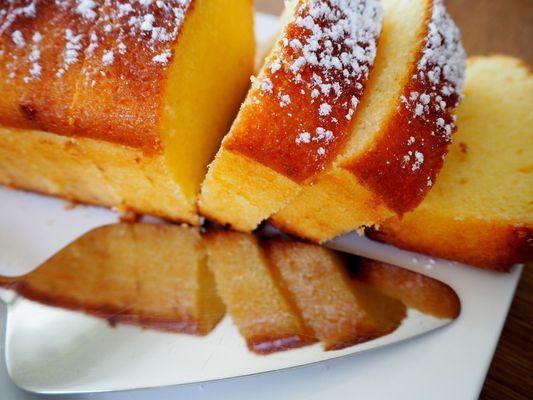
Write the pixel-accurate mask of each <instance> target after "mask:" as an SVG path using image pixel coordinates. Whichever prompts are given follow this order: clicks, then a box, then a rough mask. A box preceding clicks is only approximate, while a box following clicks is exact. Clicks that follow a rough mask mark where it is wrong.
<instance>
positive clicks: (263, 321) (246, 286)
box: [205, 232, 315, 354]
mask: <svg viewBox="0 0 533 400" xmlns="http://www.w3.org/2000/svg"><path fill="white" fill-rule="evenodd" d="M205 240H206V244H207V251H208V255H209V266H210V267H211V269H212V270H213V272H214V274H215V280H216V285H217V290H218V293H219V294H220V296H221V297H222V300H223V301H224V303H225V304H226V306H227V308H228V312H229V314H230V315H231V317H232V319H233V321H234V322H235V324H236V325H237V327H238V329H239V331H240V333H241V335H242V336H243V337H244V339H245V340H246V343H247V345H248V347H249V348H250V350H252V351H254V352H256V353H262V354H264V353H271V352H274V351H280V350H286V349H289V348H294V347H301V346H304V345H307V344H309V343H312V342H313V341H315V340H314V339H313V337H312V336H311V334H310V332H309V330H308V328H307V327H306V326H305V325H304V322H303V321H302V319H301V317H300V315H299V314H298V311H297V309H296V307H295V305H294V304H292V300H291V299H290V298H289V297H288V296H287V295H286V293H284V292H283V290H282V287H280V286H279V285H278V284H277V283H276V281H275V279H274V276H273V275H272V273H271V271H270V268H269V266H268V263H267V259H266V257H265V255H264V253H263V250H262V249H261V247H260V246H259V244H258V242H257V238H256V237H254V236H252V235H248V234H244V233H235V232H210V233H208V234H206V235H205Z"/></svg>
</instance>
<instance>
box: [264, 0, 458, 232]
mask: <svg viewBox="0 0 533 400" xmlns="http://www.w3.org/2000/svg"><path fill="white" fill-rule="evenodd" d="M382 5H383V33H382V35H381V39H380V42H379V47H378V52H377V59H376V63H375V66H374V69H373V70H372V73H371V75H370V81H369V83H368V87H367V89H366V90H365V94H364V96H363V99H362V102H361V104H360V105H359V107H358V110H357V113H356V115H355V120H354V123H353V126H352V127H351V129H352V131H353V134H352V135H351V136H350V140H349V141H348V143H347V144H346V146H344V148H343V149H342V151H340V152H339V154H338V155H337V157H336V158H335V161H334V163H333V165H332V166H331V167H330V168H326V170H325V171H324V173H323V174H322V175H321V176H319V177H318V179H317V180H316V182H314V185H311V186H309V187H307V188H305V189H304V190H302V191H301V192H300V193H299V195H298V196H297V197H296V198H295V199H293V200H292V202H291V203H290V204H289V205H288V206H287V207H286V208H285V209H284V210H282V211H281V212H279V213H277V214H276V215H274V216H273V217H272V221H273V223H274V224H275V225H276V226H278V227H279V228H281V229H283V230H285V231H288V232H290V233H293V234H295V235H298V236H301V237H305V238H307V239H311V240H314V241H318V242H322V241H325V240H328V239H331V238H333V237H335V236H337V235H339V234H342V233H344V232H348V231H351V230H354V229H357V228H360V227H362V226H372V225H375V224H380V223H381V222H383V221H384V220H386V219H388V218H390V217H392V216H395V215H400V216H401V215H403V214H404V213H406V212H408V211H410V210H412V209H414V208H415V207H416V206H417V205H418V204H419V203H420V202H421V201H422V199H423V198H424V197H425V196H426V194H427V192H428V191H429V190H430V189H431V187H432V186H433V184H434V182H435V181H436V178H437V175H438V173H439V171H440V169H441V167H442V164H443V159H444V156H445V155H446V153H447V149H448V145H449V144H450V141H451V137H452V134H453V133H454V131H455V123H454V121H455V119H454V115H453V114H454V109H455V107H456V106H457V104H458V102H459V100H460V98H461V94H462V89H463V77H464V69H465V53H464V50H463V47H462V45H461V41H460V34H459V31H458V29H457V28H456V26H455V24H454V23H453V21H452V20H451V19H450V17H449V15H448V14H447V12H446V9H445V7H444V4H443V1H441V0H383V1H382Z"/></svg>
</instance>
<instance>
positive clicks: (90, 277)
mask: <svg viewBox="0 0 533 400" xmlns="http://www.w3.org/2000/svg"><path fill="white" fill-rule="evenodd" d="M3 284H4V285H5V284H8V285H10V286H12V287H14V288H15V289H16V290H17V291H18V292H19V293H20V294H22V295H23V296H25V297H27V298H30V299H33V300H36V301H39V302H43V303H45V304H49V305H53V306H60V307H65V308H70V309H75V310H82V311H85V312H87V313H90V314H94V315H97V316H99V317H103V318H107V319H109V320H110V321H112V322H113V323H116V322H124V323H130V324H135V325H140V326H143V327H149V328H153V329H160V330H167V331H174V332H184V333H191V334H198V335H205V334H207V333H209V332H210V331H211V330H212V329H213V327H214V326H215V325H216V324H217V323H218V321H220V319H222V317H223V316H224V313H225V307H224V304H223V303H222V301H221V300H220V298H219V297H218V295H217V294H216V288H215V282H214V278H213V275H212V273H211V271H210V270H209V268H208V267H207V260H206V254H205V250H204V247H203V242H202V237H201V236H200V233H199V231H198V229H197V228H187V227H181V226H172V225H150V224H135V225H111V226H106V227H103V228H99V229H96V230H94V231H92V232H90V233H88V234H86V235H85V236H83V237H81V238H80V239H78V240H77V241H76V242H74V243H73V244H71V245H70V246H69V247H67V248H65V249H64V250H62V251H60V252H59V253H58V254H57V255H55V256H54V257H52V258H51V259H50V260H49V261H47V262H46V263H44V264H43V265H42V266H40V267H39V268H38V269H36V270H35V271H34V272H32V273H30V274H28V275H26V276H24V277H21V278H16V279H10V280H5V281H3Z"/></svg>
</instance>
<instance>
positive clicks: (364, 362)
mask: <svg viewBox="0 0 533 400" xmlns="http://www.w3.org/2000/svg"><path fill="white" fill-rule="evenodd" d="M257 22H258V24H257V26H258V33H259V37H260V38H263V39H264V38H267V37H269V36H270V35H271V34H272V33H273V32H274V31H275V29H276V23H277V19H276V18H273V17H268V16H264V15H259V16H258V21H257ZM0 197H1V199H0V207H2V208H4V211H5V210H7V209H8V207H9V213H4V215H7V214H9V218H7V217H6V218H4V219H2V222H0V252H2V251H3V252H4V253H7V251H8V250H9V251H10V253H11V254H15V255H16V257H22V258H24V259H25V260H28V265H29V264H31V260H32V259H33V258H34V257H36V254H37V253H38V250H39V246H42V247H43V248H44V247H54V246H55V247H58V248H59V247H61V246H62V240H61V238H60V237H47V236H46V234H45V232H36V231H34V230H32V229H31V227H32V225H33V222H34V221H35V219H34V218H35V215H37V214H38V215H41V216H46V218H48V219H49V223H50V224H56V223H59V222H58V221H56V220H54V218H53V215H55V214H57V213H62V211H61V208H62V207H63V205H62V203H61V201H58V200H55V199H49V198H45V197H41V196H38V195H31V194H25V193H18V192H10V191H6V190H5V189H0ZM11 202H12V203H11ZM20 205H23V206H22V207H21V206H20ZM36 209H38V210H39V213H35V210H36ZM1 211H2V210H1V209H0V212H1ZM17 213H18V214H17ZM26 215H27V217H25V216H26ZM15 216H16V218H18V220H20V219H21V218H22V222H23V223H21V224H18V225H16V226H14V225H12V224H10V223H8V219H15ZM113 218H114V217H113V216H112V215H111V214H110V213H108V212H106V211H104V210H99V209H94V208H85V207H79V208H77V209H76V210H74V211H72V221H73V223H74V221H76V223H75V224H74V226H70V227H68V229H75V230H76V231H79V232H80V233H82V232H83V231H84V230H86V229H88V227H90V226H91V225H93V224H95V221H98V223H106V222H109V221H110V220H112V219H113ZM69 225H70V224H69ZM66 229H67V228H66ZM36 236H38V237H39V241H38V242H37V243H38V244H39V246H36V247H35V246H30V244H32V243H36V242H35V237H36ZM336 244H337V246H340V247H344V246H348V247H350V248H357V249H358V251H359V252H360V253H361V254H362V255H366V256H372V257H373V258H376V259H381V260H383V261H388V262H392V263H394V264H397V265H400V266H404V267H406V268H409V269H412V270H415V271H418V272H422V273H424V274H426V275H430V276H433V277H435V278H437V279H439V280H441V281H444V282H446V283H448V284H450V285H451V286H452V287H453V288H454V289H455V290H456V292H457V293H458V295H459V296H460V298H461V301H462V314H461V316H460V317H459V319H458V320H457V321H456V322H455V323H454V324H452V325H451V326H448V327H445V328H444V329H441V330H439V331H436V332H433V333H431V334H429V335H426V336H424V337H421V338H418V339H416V340H412V341H409V342H405V343H402V344H398V345H394V346H392V347H387V348H383V349H380V350H377V351H372V352H368V353H364V354H357V355H354V356H349V357H345V358H340V359H336V360H331V361H326V362H323V363H320V364H315V365H311V366H307V367H302V368H298V369H292V370H285V371H282V372H277V373H269V374H264V375H257V376H250V377H245V378H238V379H232V380H226V381H219V382H213V383H208V384H204V385H187V386H181V387H175V388H165V389H155V390H144V391H137V392H121V393H108V394H99V395H70V396H64V397H63V398H65V399H85V398H91V399H97V400H100V399H102V400H103V399H110V400H120V399H144V398H150V399H155V400H157V399H173V400H174V399H191V398H201V399H220V398H231V399H235V400H237V399H249V398H251V397H252V396H253V397H254V400H260V399H272V398H276V399H336V398H361V399H391V398H394V399H427V398H431V399H451V398H453V399H474V398H477V396H478V394H479V391H480V389H481V387H482V384H483V381H484V378H485V375H486V372H487V369H488V367H489V365H490V361H491V359H492V355H493V353H494V350H495V347H496V344H497V341H498V338H499V335H500V332H501V329H502V327H503V323H504V321H505V317H506V315H507V312H508V308H509V306H510V303H511V300H512V298H513V294H514V291H515V288H516V284H517V282H518V279H519V277H520V273H521V268H519V267H517V268H515V269H514V270H513V272H512V273H511V274H506V275H502V274H497V273H492V272H487V271H481V270H477V269H473V268H470V267H467V266H464V265H461V264H457V263H450V262H447V261H443V260H432V259H430V258H428V257H425V256H421V255H416V254H413V253H409V252H405V251H400V250H397V249H394V248H392V247H389V246H383V245H380V244H375V243H373V242H370V241H366V240H361V239H357V238H354V237H353V236H351V237H350V236H348V237H346V238H343V239H341V240H340V241H338V242H337V243H336ZM2 247H3V250H2ZM13 249H16V251H13ZM0 270H1V271H2V273H7V274H9V275H18V274H20V273H24V272H27V270H20V269H19V270H14V269H13V268H12V269H11V270H9V267H8V266H6V265H3V266H0ZM0 312H1V313H3V314H5V308H3V309H1V310H0ZM3 314H2V322H1V323H0V330H1V331H2V332H4V324H5V318H4V316H3ZM0 339H2V342H1V343H2V346H3V343H4V340H3V339H4V338H3V337H0ZM2 350H3V349H2ZM2 352H3V351H2ZM287 354H289V353H287ZM153 363H154V368H157V367H158V363H157V360H154V361H153ZM73 374H74V375H75V371H73ZM83 378H84V377H83V376H79V377H78V379H83ZM0 389H1V392H2V395H3V396H2V398H6V399H10V400H11V399H37V398H40V396H38V395H34V394H30V393H27V392H24V391H21V390H20V389H18V388H17V387H16V386H15V385H14V384H13V383H12V382H11V381H10V380H9V377H8V375H7V371H6V369H5V364H3V363H2V364H1V365H0Z"/></svg>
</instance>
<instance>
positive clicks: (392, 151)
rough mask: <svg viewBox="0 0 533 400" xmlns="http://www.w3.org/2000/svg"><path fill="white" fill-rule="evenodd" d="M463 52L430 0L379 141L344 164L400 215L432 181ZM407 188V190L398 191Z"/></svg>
mask: <svg viewBox="0 0 533 400" xmlns="http://www.w3.org/2000/svg"><path fill="white" fill-rule="evenodd" d="M465 69H466V55H465V51H464V49H463V46H462V44H461V36H460V32H459V30H458V29H457V27H456V26H455V24H454V22H453V21H452V19H451V18H450V16H449V15H448V13H447V12H446V9H445V7H444V4H443V1H442V0H434V1H433V7H432V10H431V19H430V20H429V23H428V28H427V34H426V36H425V38H424V42H423V45H422V48H421V51H420V53H419V55H418V57H417V62H416V63H414V64H413V66H412V76H411V79H410V80H409V81H408V83H407V85H406V86H405V89H404V92H403V94H402V96H401V98H400V101H399V106H398V108H397V109H396V112H395V113H393V115H392V116H391V118H390V119H389V121H387V124H386V125H385V126H384V127H383V134H382V136H381V138H380V140H379V143H378V144H377V145H375V146H374V147H373V148H371V149H370V150H369V151H367V152H366V153H365V154H364V155H363V156H360V157H357V158H356V159H354V160H351V161H348V162H346V163H345V164H344V165H343V167H344V168H346V169H347V170H350V171H352V172H353V173H354V174H355V175H356V176H357V177H358V178H359V180H360V181H361V182H362V183H363V184H364V185H366V186H368V187H370V188H371V189H372V191H373V192H375V193H378V194H379V195H380V196H381V198H382V200H383V201H384V202H385V204H387V206H388V207H389V208H391V209H393V210H395V211H396V212H398V213H400V214H402V213H404V212H407V211H410V210H412V209H413V208H415V207H416V206H417V205H418V204H419V203H420V201H421V200H422V199H423V198H424V196H425V194H426V193H427V191H428V190H429V189H430V188H431V187H432V185H433V183H434V182H435V179H436V176H437V174H438V172H439V171H440V170H441V168H442V165H443V160H444V157H445V155H446V153H447V151H448V145H449V144H450V143H451V139H452V134H453V132H454V131H455V115H454V110H455V108H456V107H457V105H458V103H459V102H460V100H461V98H462V92H463V86H464V74H465ZM401 188H408V190H400V189H401Z"/></svg>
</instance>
